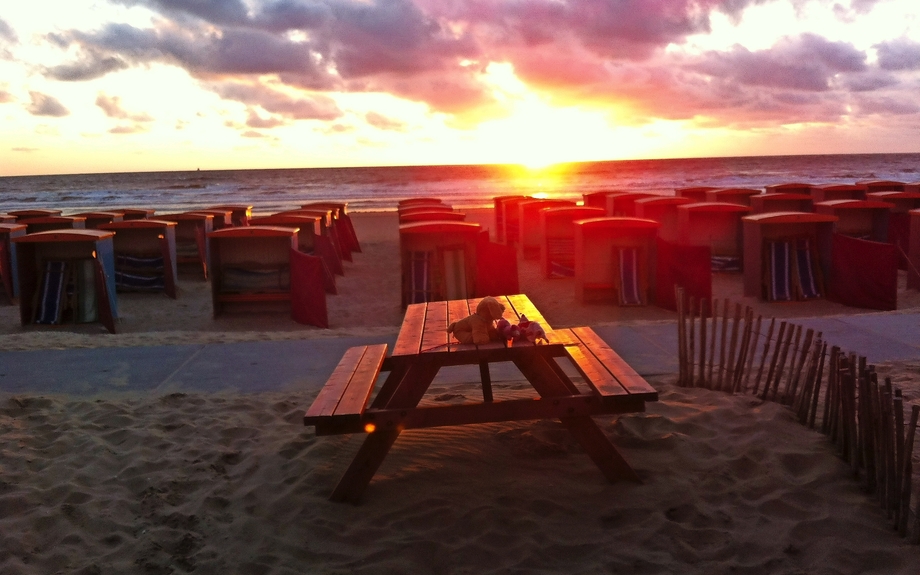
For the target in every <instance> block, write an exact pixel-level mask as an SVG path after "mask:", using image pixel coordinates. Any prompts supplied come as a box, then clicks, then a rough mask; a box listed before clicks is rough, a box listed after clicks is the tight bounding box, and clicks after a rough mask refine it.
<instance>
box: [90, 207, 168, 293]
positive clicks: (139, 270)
mask: <svg viewBox="0 0 920 575" xmlns="http://www.w3.org/2000/svg"><path fill="white" fill-rule="evenodd" d="M99 229H101V230H105V231H111V232H115V237H114V238H113V240H112V243H113V249H114V251H115V288H116V290H118V291H120V292H160V291H162V292H164V293H165V294H166V295H167V296H169V297H171V298H173V299H176V297H178V292H177V290H176V279H177V277H178V271H177V268H176V222H167V221H165V220H148V219H141V220H127V221H124V220H122V221H120V222H111V223H107V224H100V226H99Z"/></svg>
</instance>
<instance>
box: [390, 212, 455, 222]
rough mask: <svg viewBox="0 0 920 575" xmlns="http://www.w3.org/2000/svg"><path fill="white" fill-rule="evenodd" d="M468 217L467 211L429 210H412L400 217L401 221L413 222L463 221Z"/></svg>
mask: <svg viewBox="0 0 920 575" xmlns="http://www.w3.org/2000/svg"><path fill="white" fill-rule="evenodd" d="M465 219H466V213H465V212H454V211H427V210H411V211H409V212H408V213H405V214H402V215H401V216H400V217H399V223H401V224H404V223H411V222H431V221H438V220H441V221H449V222H462V221H464V220H465Z"/></svg>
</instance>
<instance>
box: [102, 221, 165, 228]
mask: <svg viewBox="0 0 920 575" xmlns="http://www.w3.org/2000/svg"><path fill="white" fill-rule="evenodd" d="M175 225H176V222H168V221H166V220H125V221H123V222H109V223H107V224H100V225H99V229H100V230H130V229H150V228H168V227H170V226H173V227H174V226H175Z"/></svg>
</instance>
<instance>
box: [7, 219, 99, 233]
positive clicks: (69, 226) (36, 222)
mask: <svg viewBox="0 0 920 575" xmlns="http://www.w3.org/2000/svg"><path fill="white" fill-rule="evenodd" d="M16 221H17V222H18V223H20V224H23V225H24V226H26V233H28V234H34V233H36V232H47V231H50V230H82V229H85V228H86V218H81V217H76V216H40V217H33V218H19V219H17V220H16Z"/></svg>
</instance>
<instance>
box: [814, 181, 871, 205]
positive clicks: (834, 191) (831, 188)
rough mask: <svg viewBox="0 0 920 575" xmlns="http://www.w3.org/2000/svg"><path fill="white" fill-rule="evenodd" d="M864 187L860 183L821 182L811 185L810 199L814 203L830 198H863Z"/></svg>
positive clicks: (864, 194) (864, 193) (829, 199)
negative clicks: (820, 183)
mask: <svg viewBox="0 0 920 575" xmlns="http://www.w3.org/2000/svg"><path fill="white" fill-rule="evenodd" d="M866 189H867V188H866V186H864V185H861V184H822V185H819V186H812V188H811V200H812V201H813V202H814V203H816V204H817V203H819V202H828V201H831V200H864V199H866Z"/></svg>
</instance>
